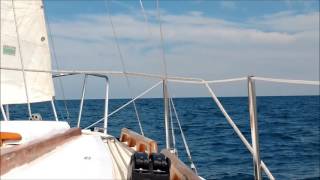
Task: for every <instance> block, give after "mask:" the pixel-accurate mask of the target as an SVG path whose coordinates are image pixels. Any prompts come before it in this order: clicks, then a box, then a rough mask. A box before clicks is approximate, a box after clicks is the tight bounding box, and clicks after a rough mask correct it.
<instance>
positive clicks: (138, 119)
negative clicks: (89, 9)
mask: <svg viewBox="0 0 320 180" xmlns="http://www.w3.org/2000/svg"><path fill="white" fill-rule="evenodd" d="M109 5H110V4H109V0H106V1H105V6H106V9H107V16H108V19H109V22H110V25H111V28H112V34H113V38H114V41H115V43H116V46H117V50H118V53H119V58H120V61H121V66H122V70H123V72H124V76H125V79H126V83H127V86H128V89H129V90H130V89H132V88H131V85H130V81H129V77H128V76H127V74H126V72H127V70H126V66H125V63H124V58H123V55H122V51H121V48H120V44H119V40H118V37H117V33H116V30H115V27H114V24H113V21H112V17H111V14H110V12H111V11H110V9H109ZM130 94H131V91H130ZM131 97H132V94H131ZM132 99H133V98H132ZM132 104H133V108H134V111H135V114H136V118H137V121H138V124H139V128H140V132H141V135H142V136H144V133H143V129H142V125H141V121H140V117H139V113H138V109H137V106H136V103H135V101H133V102H132Z"/></svg>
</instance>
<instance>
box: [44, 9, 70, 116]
mask: <svg viewBox="0 0 320 180" xmlns="http://www.w3.org/2000/svg"><path fill="white" fill-rule="evenodd" d="M43 9H44V18H45V20H46V22H47V23H46V25H47V29H48V33H49V36H48V37H49V40H50V42H51V47H52V55H53V61H54V62H55V65H56V68H57V70H59V69H60V65H59V62H58V58H57V55H56V48H55V43H54V40H53V36H52V31H51V26H50V23H49V19H48V16H47V14H46V13H45V11H46V6H45V4H44V3H43ZM58 82H59V87H60V91H61V95H62V100H63V104H64V108H65V110H66V113H67V120H69V119H70V112H69V109H68V105H67V101H66V96H65V91H64V86H63V83H62V80H61V78H58ZM61 117H62V119H64V116H61Z"/></svg>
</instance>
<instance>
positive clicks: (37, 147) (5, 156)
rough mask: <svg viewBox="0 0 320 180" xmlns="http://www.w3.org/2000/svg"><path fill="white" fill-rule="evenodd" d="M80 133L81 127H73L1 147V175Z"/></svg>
mask: <svg viewBox="0 0 320 180" xmlns="http://www.w3.org/2000/svg"><path fill="white" fill-rule="evenodd" d="M80 134H81V130H80V129H79V128H72V129H68V130H67V131H65V132H64V133H60V134H55V135H53V136H48V137H43V138H40V139H37V140H34V141H30V142H28V143H26V144H20V145H16V146H13V147H8V148H3V149H1V157H0V161H1V163H0V175H2V174H5V173H7V172H8V171H10V170H11V169H13V168H15V167H18V166H21V165H23V164H25V163H28V162H31V161H33V160H35V159H36V158H38V157H40V156H42V155H44V154H46V153H48V152H50V151H52V150H54V149H55V148H56V147H57V146H59V145H62V144H64V143H65V142H67V141H68V140H70V139H71V138H72V137H75V136H79V135H80Z"/></svg>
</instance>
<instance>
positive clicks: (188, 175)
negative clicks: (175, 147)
mask: <svg viewBox="0 0 320 180" xmlns="http://www.w3.org/2000/svg"><path fill="white" fill-rule="evenodd" d="M161 153H162V154H164V155H165V156H166V157H167V158H169V159H170V162H171V166H170V180H200V178H199V176H197V175H196V174H195V173H194V172H193V171H192V170H191V169H190V168H189V167H188V166H186V165H185V164H184V163H183V162H182V161H180V160H179V159H178V158H177V156H175V155H174V154H172V153H170V151H168V150H167V149H164V150H162V151H161Z"/></svg>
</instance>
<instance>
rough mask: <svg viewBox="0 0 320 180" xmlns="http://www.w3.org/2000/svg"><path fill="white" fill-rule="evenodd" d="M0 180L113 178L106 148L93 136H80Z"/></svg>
mask: <svg viewBox="0 0 320 180" xmlns="http://www.w3.org/2000/svg"><path fill="white" fill-rule="evenodd" d="M1 179H115V178H114V172H113V162H112V157H111V154H110V151H109V149H108V148H107V146H105V145H104V144H103V142H102V141H101V138H100V137H99V136H96V135H86V134H82V135H80V136H79V137H75V138H74V139H72V140H70V141H68V142H66V143H65V144H63V145H61V146H58V147H57V148H56V149H55V150H53V151H51V152H49V153H47V154H45V155H43V156H42V157H40V158H38V159H36V160H34V161H32V162H30V163H28V164H25V165H23V166H20V167H17V168H15V169H12V170H11V171H9V172H8V173H6V174H4V175H3V176H2V177H1Z"/></svg>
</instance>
